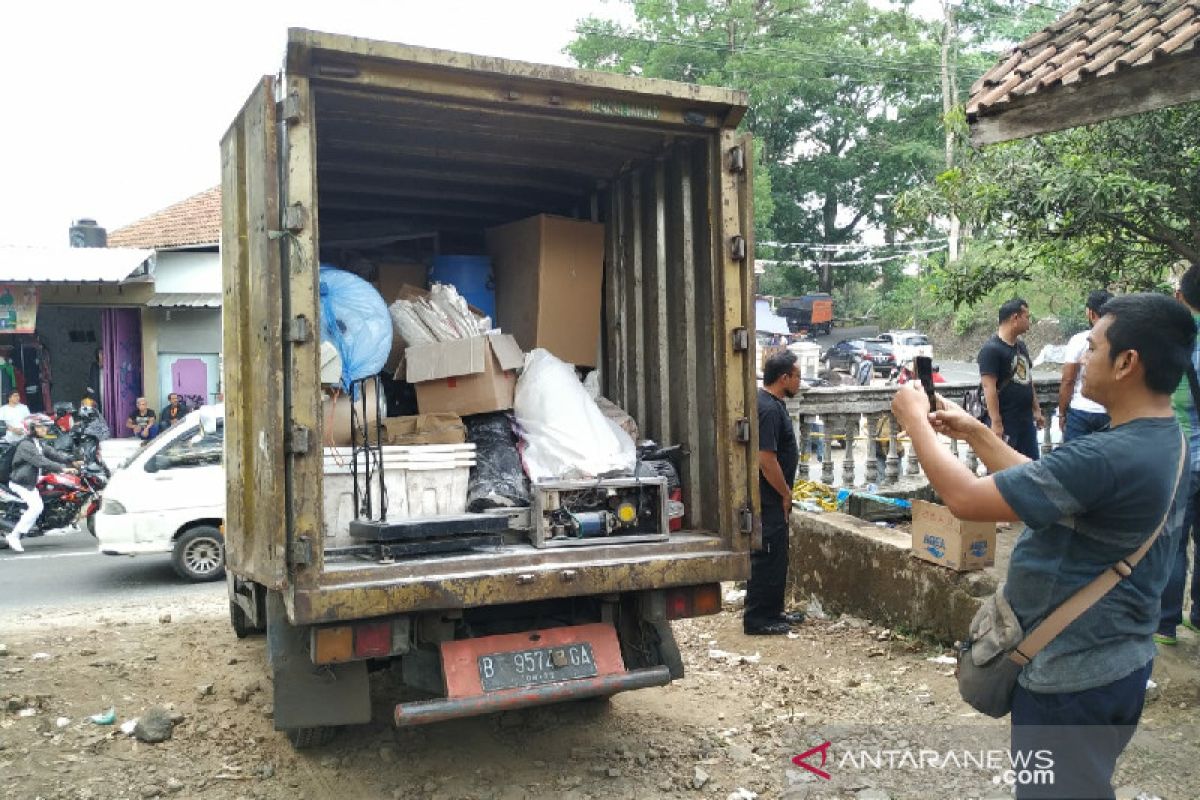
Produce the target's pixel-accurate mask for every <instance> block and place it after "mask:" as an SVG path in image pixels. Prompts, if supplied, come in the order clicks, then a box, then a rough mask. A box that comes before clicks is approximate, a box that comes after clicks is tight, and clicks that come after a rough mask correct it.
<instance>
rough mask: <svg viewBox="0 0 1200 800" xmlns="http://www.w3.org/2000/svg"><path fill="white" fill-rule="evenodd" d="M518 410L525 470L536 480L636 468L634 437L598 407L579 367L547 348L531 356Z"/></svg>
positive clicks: (520, 383) (522, 380)
mask: <svg viewBox="0 0 1200 800" xmlns="http://www.w3.org/2000/svg"><path fill="white" fill-rule="evenodd" d="M513 413H514V414H515V415H516V418H517V424H518V425H519V426H520V428H521V438H522V439H523V440H524V442H525V449H524V452H523V454H522V457H523V458H524V461H525V470H526V472H528V473H529V477H530V478H532V479H533V480H535V481H537V480H557V479H562V478H595V477H599V476H602V475H608V474H610V473H628V472H630V471H631V470H633V467H634V462H635V461H636V459H637V450H636V448H635V447H634V444H633V439H631V438H630V437H629V434H627V433H625V431H623V430H621V429H620V428H619V427H618V426H617V425H616V423H614V422H613V421H612V420H610V419H608V418H607V417H605V416H604V414H603V413H602V412H601V411H600V409H599V408H597V407H596V403H595V401H593V400H592V398H590V397H588V393H587V391H586V390H585V389H584V388H583V384H581V383H580V382H579V379H578V378H576V377H575V369H574V368H573V367H571V366H570V365H569V364H565V363H563V362H562V361H560V360H559V359H557V358H555V357H554V356H553V355H551V354H550V352H549V351H547V350H543V349H540V348H539V349H537V350H534V351H532V352H531V353H529V354H528V355H527V356H525V370H524V372H522V373H521V377H520V379H519V380H518V381H517V392H516V398H515V401H514V404H513Z"/></svg>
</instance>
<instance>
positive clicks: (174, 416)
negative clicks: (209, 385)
mask: <svg viewBox="0 0 1200 800" xmlns="http://www.w3.org/2000/svg"><path fill="white" fill-rule="evenodd" d="M187 413H188V407H187V406H186V405H184V404H183V402H182V400H181V399H180V397H179V394H178V393H177V392H171V393H170V394H169V395H167V405H166V407H165V408H163V410H162V414H160V415H159V417H158V418H159V420H160V422H159V426H160V427H163V428H172V427H174V426H175V425H177V424H179V423H180V422H183V418H184V417H186V416H187Z"/></svg>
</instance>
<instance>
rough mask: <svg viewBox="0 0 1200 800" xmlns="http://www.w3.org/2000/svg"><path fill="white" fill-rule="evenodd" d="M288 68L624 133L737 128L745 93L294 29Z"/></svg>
mask: <svg viewBox="0 0 1200 800" xmlns="http://www.w3.org/2000/svg"><path fill="white" fill-rule="evenodd" d="M286 69H287V71H288V73H289V74H296V73H305V74H308V75H309V76H310V77H313V78H315V79H319V80H321V81H322V82H325V83H328V84H332V85H345V86H361V87H371V88H374V89H382V90H385V91H388V92H390V93H397V94H405V95H411V96H418V97H419V96H428V97H434V98H437V99H439V100H443V99H444V100H448V101H453V100H463V101H473V102H481V103H490V104H495V105H500V106H503V107H506V108H510V109H512V110H524V111H538V112H542V113H551V114H554V115H557V116H564V117H565V116H576V117H587V118H590V119H594V120H607V121H610V122H612V123H614V124H618V125H620V126H621V127H623V128H626V129H629V128H638V127H642V128H659V129H685V130H715V129H717V128H720V127H722V126H732V127H736V126H737V124H738V123H739V122H740V121H741V118H742V116H743V115H744V114H745V111H746V109H745V105H746V99H747V96H746V94H745V93H744V92H741V91H736V90H732V89H723V88H719V87H711V86H700V85H698V84H693V83H676V82H674V81H664V80H655V79H649V78H637V77H630V76H625V75H618V74H616V73H612V72H593V71H589V70H580V69H569V68H566V67H556V66H550V65H545V64H529V63H525V62H521V61H512V60H508V59H503V58H495V57H491V56H479V55H472V54H470V53H455V52H449V51H445V50H433V49H429V48H424V47H414V46H411V45H405V44H396V43H392V42H380V41H373V40H370V39H361V38H356V37H351V36H341V35H337V34H329V33H321V32H319V31H308V30H303V29H299V28H293V29H291V30H290V31H289V32H288V56H287V66H286Z"/></svg>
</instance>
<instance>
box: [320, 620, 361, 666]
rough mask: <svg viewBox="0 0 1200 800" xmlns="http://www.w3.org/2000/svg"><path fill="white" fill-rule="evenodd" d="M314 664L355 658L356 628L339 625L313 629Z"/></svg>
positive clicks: (332, 662)
mask: <svg viewBox="0 0 1200 800" xmlns="http://www.w3.org/2000/svg"><path fill="white" fill-rule="evenodd" d="M312 660H313V663H314V664H338V663H341V662H344V661H353V660H354V628H351V627H350V626H349V625H338V626H336V627H333V628H313V629H312Z"/></svg>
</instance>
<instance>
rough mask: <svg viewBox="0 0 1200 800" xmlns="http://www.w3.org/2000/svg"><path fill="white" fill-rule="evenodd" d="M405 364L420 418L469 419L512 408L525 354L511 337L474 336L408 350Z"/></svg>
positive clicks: (406, 375) (405, 353) (418, 346)
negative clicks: (453, 416)
mask: <svg viewBox="0 0 1200 800" xmlns="http://www.w3.org/2000/svg"><path fill="white" fill-rule="evenodd" d="M404 361H405V377H406V380H408V382H409V383H411V384H413V386H414V388H415V389H416V391H417V408H419V409H420V410H421V413H422V414H428V413H434V412H446V413H453V414H458V415H459V416H463V417H466V416H470V415H471V414H486V413H487V412H489V411H505V410H507V409H510V408H512V406H513V392H514V391H515V390H516V388H517V375H516V373H515V372H514V370H516V369H517V368H518V367H520V366H521V365H522V364H523V363H524V361H525V354H524V353H522V352H521V348H520V346H518V345H517V342H516V340H515V339H513V337H511V336H507V335H496V336H473V337H471V338H470V339H456V340H454V341H450V342H437V343H434V344H423V345H417V346H416V347H409V348H408V349H406V350H405V351H404Z"/></svg>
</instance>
